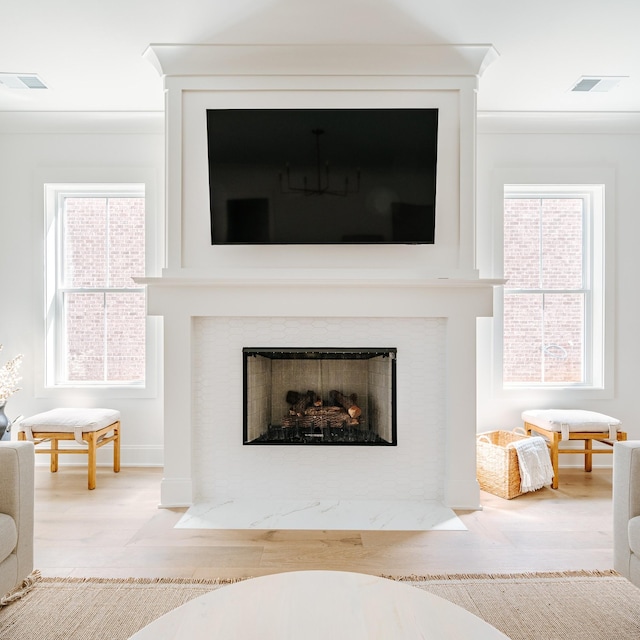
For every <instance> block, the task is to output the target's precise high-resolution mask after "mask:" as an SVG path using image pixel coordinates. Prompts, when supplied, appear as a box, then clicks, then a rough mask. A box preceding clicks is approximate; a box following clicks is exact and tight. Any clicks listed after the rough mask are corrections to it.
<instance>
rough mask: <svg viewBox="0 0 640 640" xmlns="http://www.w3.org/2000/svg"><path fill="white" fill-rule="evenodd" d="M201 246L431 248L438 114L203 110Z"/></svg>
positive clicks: (430, 111)
mask: <svg viewBox="0 0 640 640" xmlns="http://www.w3.org/2000/svg"><path fill="white" fill-rule="evenodd" d="M207 147H208V164H209V198H210V215H211V243H212V244H214V245H243V244H258V245H270V244H433V243H434V238H435V226H436V225H435V221H436V210H435V202H436V169H437V150H438V110H437V109H430V108H424V109H422V108H417V109H414V108H413V109H208V110H207Z"/></svg>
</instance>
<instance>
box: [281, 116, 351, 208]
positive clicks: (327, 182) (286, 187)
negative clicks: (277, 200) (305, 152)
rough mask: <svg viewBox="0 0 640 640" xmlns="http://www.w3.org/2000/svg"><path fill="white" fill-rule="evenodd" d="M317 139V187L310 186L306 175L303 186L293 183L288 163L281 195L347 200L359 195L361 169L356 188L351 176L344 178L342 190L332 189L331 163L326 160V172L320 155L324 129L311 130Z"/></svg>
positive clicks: (282, 179)
mask: <svg viewBox="0 0 640 640" xmlns="http://www.w3.org/2000/svg"><path fill="white" fill-rule="evenodd" d="M311 133H312V134H313V135H314V136H315V139H316V144H315V146H316V184H315V187H312V186H309V184H308V181H307V176H306V174H305V175H304V176H303V178H302V186H301V187H296V186H294V185H293V184H292V183H291V166H290V165H289V163H288V162H287V164H286V167H285V173H286V182H285V179H284V175H283V174H282V173H280V192H281V193H301V194H302V195H304V196H324V195H327V196H340V197H342V198H345V197H346V196H348V195H349V194H352V193H358V192H359V191H360V169H359V168H358V169H357V170H356V184H355V187H351V186H350V185H349V176H348V175H346V176H345V178H344V186H343V187H342V188H341V189H332V188H330V186H331V169H330V165H329V161H328V160H325V163H324V170H323V167H322V156H321V153H320V137H321V136H322V135H323V134H324V133H325V130H324V129H320V128H318V127H316V128H314V129H312V130H311Z"/></svg>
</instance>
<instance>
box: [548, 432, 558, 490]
mask: <svg viewBox="0 0 640 640" xmlns="http://www.w3.org/2000/svg"><path fill="white" fill-rule="evenodd" d="M549 444H550V445H551V446H550V450H549V452H550V454H551V466H552V467H553V480H552V482H551V488H552V489H557V488H558V467H559V464H558V447H559V446H560V434H559V433H554V434H553V439H552V440H551V442H550V443H549Z"/></svg>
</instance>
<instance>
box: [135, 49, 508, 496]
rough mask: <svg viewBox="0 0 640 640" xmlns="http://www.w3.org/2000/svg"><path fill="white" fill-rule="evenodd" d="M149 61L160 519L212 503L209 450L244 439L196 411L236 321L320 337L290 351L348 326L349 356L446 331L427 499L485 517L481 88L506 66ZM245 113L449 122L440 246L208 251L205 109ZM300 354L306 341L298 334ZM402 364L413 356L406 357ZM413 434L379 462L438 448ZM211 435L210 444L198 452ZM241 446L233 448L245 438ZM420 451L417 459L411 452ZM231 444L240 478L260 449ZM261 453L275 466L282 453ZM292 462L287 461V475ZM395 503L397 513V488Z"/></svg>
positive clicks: (332, 54) (323, 54) (224, 57)
mask: <svg viewBox="0 0 640 640" xmlns="http://www.w3.org/2000/svg"><path fill="white" fill-rule="evenodd" d="M145 55H146V57H147V58H148V59H149V60H150V61H151V62H152V63H153V64H154V65H155V67H156V68H157V69H158V71H159V72H160V73H161V74H162V75H163V77H164V83H165V90H166V139H167V176H166V182H167V200H166V201H167V210H166V238H167V251H166V268H165V269H164V270H163V275H162V277H160V278H147V279H142V280H141V282H144V283H145V284H146V285H147V287H148V313H149V314H150V315H160V316H163V317H164V335H165V340H164V342H165V347H164V389H165V391H164V393H165V475H164V478H163V482H162V499H161V502H162V505H163V506H166V507H170V506H179V505H180V506H181V505H188V504H191V503H192V502H193V500H194V498H195V499H202V498H203V497H204V498H215V497H216V496H211V495H205V496H203V495H202V493H203V492H205V493H206V492H211V491H214V492H216V491H217V489H216V488H215V486H214V488H213V489H212V488H211V487H212V486H213V485H212V483H211V482H210V481H209V480H208V479H207V477H205V476H208V474H209V470H208V468H207V465H208V464H209V462H208V458H206V456H207V455H209V454H208V453H207V451H208V447H214V449H215V444H212V443H211V442H209V441H208V440H207V438H208V437H209V436H210V432H211V431H213V432H215V431H216V430H219V429H221V428H223V426H222V425H221V424H220V423H221V422H224V423H225V424H224V428H225V429H226V428H234V426H233V425H229V424H227V423H228V422H230V421H231V422H233V421H234V419H235V418H234V417H233V416H234V415H235V414H234V413H233V411H231V412H229V411H227V413H224V416H223V415H222V414H220V415H219V416H217V415H212V416H211V417H210V418H207V420H209V422H207V423H206V425H204V427H203V424H202V421H203V418H202V409H201V406H200V405H201V404H202V403H201V400H200V399H199V398H201V395H202V389H201V387H202V386H203V385H204V386H205V387H207V386H208V385H209V384H210V382H208V381H206V380H205V381H204V382H203V381H202V380H201V379H200V378H199V377H198V379H197V380H196V379H195V378H196V377H197V376H201V373H200V370H199V369H197V367H198V366H199V365H197V362H198V358H199V355H200V353H201V352H202V351H203V349H204V347H203V345H202V344H199V343H198V342H197V340H195V339H194V336H196V335H200V334H203V331H204V332H205V333H206V331H209V332H211V331H212V330H214V332H215V328H216V327H217V326H218V325H216V324H215V321H216V319H221V320H222V321H223V322H222V323H221V324H220V326H221V327H228V326H230V325H229V323H228V322H227V320H229V321H230V322H231V325H233V326H234V327H235V326H236V325H237V326H239V327H241V328H240V329H239V331H242V332H243V335H244V336H246V339H247V340H248V341H251V336H252V327H257V329H256V331H258V330H259V332H262V333H259V335H262V336H265V335H266V336H269V335H271V334H266V333H264V323H265V322H266V323H268V322H270V321H272V320H274V319H282V320H283V322H284V325H283V326H287V323H289V325H290V326H293V325H295V319H296V318H302V319H304V322H305V323H307V324H308V325H309V327H311V330H310V332H309V335H310V338H309V339H310V341H311V342H310V343H308V344H306V345H305V344H296V345H295V346H321V345H319V344H311V343H313V341H314V339H315V340H317V339H318V334H317V333H315V334H314V331H313V327H314V326H315V325H316V324H317V325H323V323H325V322H326V321H328V322H329V323H331V322H334V321H344V323H345V324H344V326H345V327H352V329H351V330H352V332H353V333H352V336H351V337H349V336H345V335H342V334H341V335H340V340H341V341H342V342H341V343H340V345H335V346H345V345H344V341H349V340H351V341H352V342H353V343H354V346H356V345H355V343H356V342H358V340H359V339H360V340H364V339H365V338H362V336H363V335H367V331H369V332H370V334H369V335H371V336H384V337H387V338H388V343H387V344H384V345H382V344H376V345H372V346H386V347H393V346H395V344H394V341H397V342H398V343H403V340H404V338H403V335H402V332H403V331H404V328H403V327H405V326H406V327H409V325H410V328H411V331H416V327H415V326H414V325H413V324H411V321H412V319H417V320H425V321H429V322H431V321H436V323H438V326H441V325H442V323H444V326H445V328H444V329H443V330H442V332H441V333H442V335H443V336H444V337H443V338H442V340H443V341H444V343H445V344H444V353H445V356H444V358H443V360H444V362H443V365H442V366H443V369H442V371H443V372H444V373H443V374H442V376H443V378H444V380H443V384H442V388H443V390H444V391H443V394H444V398H442V403H441V405H440V406H439V407H438V408H437V412H438V415H439V416H440V415H441V418H439V424H438V425H437V429H438V430H439V432H443V433H444V434H445V435H444V438H442V440H443V446H442V450H441V451H439V452H438V454H437V455H438V459H439V460H440V462H439V464H441V467H442V471H443V473H442V476H443V477H442V478H441V483H440V486H439V487H436V488H433V489H429V490H428V491H432V494H431V495H422V497H423V498H425V499H440V500H441V501H443V502H444V503H445V504H446V505H447V506H450V507H456V508H478V507H479V489H478V485H477V482H476V477H475V431H476V415H475V410H476V403H475V394H476V365H475V353H476V320H477V318H478V317H484V316H491V315H492V312H493V311H492V307H493V288H494V286H495V285H497V284H501V282H497V281H492V280H480V279H479V278H478V274H477V271H476V268H475V122H476V107H475V105H476V101H475V97H476V96H475V93H476V90H477V86H478V80H479V76H480V75H481V73H482V72H483V71H484V69H485V67H486V66H487V65H488V64H489V63H490V62H491V61H492V60H493V59H494V58H495V57H496V53H495V50H494V49H493V47H491V46H490V45H462V46H457V45H456V46H449V45H437V46H428V45H427V46H425V45H384V46H375V45H354V46H342V45H337V46H336V45H307V46H304V45H301V46H298V45H295V46H294V45H292V46H287V45H283V46H278V45H271V46H264V47H261V46H254V45H252V46H243V45H238V46H226V45H225V46H218V45H151V46H150V47H149V49H148V51H147V52H146V54H145ZM247 106H252V107H264V108H281V107H285V106H286V107H293V108H363V107H367V106H370V107H374V106H375V107H393V108H401V107H437V108H439V110H440V118H439V125H440V129H439V148H438V183H437V199H436V216H437V218H436V242H435V244H434V245H421V246H406V245H397V246H389V245H384V246H355V247H354V246H351V247H345V246H336V245H331V246H304V247H300V246H297V247H296V246H278V247H274V246H271V247H264V246H226V247H221V246H216V247H213V246H211V244H210V241H209V238H210V234H209V228H208V225H209V216H208V211H209V203H208V182H207V153H206V124H205V122H206V120H205V116H206V109H208V108H236V107H247ZM327 265H329V266H327ZM203 319H204V321H203ZM207 319H209V320H211V321H212V322H213V323H214V324H211V323H209V320H207ZM225 323H226V324H225ZM394 323H395V325H397V326H395V327H394ZM403 323H405V324H404V325H403ZM276 324H277V323H276ZM203 326H205V329H203V328H202V327H203ZM341 326H342V325H341ZM196 329H197V330H196ZM225 330H226V329H225ZM342 331H343V330H342V329H341V332H342ZM419 331H420V328H419V327H418V332H419ZM203 335H204V334H203ZM207 335H208V334H207ZM292 335H293V334H292ZM286 338H287V334H286V332H284V333H283V332H282V331H277V332H275V333H273V337H272V338H269V337H267V339H268V340H271V341H272V344H270V345H269V344H260V345H257V344H245V345H244V346H249V347H255V346H261V347H265V346H286V345H285V344H283V343H282V342H283V340H286ZM200 339H201V338H200ZM205 339H206V337H205ZM292 339H293V338H292ZM295 339H296V341H299V339H298V336H297V335H296V338H295ZM371 339H374V338H373V337H372V338H371ZM375 339H376V340H378V338H377V337H376V338H375ZM405 343H406V341H405ZM220 348H221V349H223V350H224V349H225V348H226V347H225V345H224V344H222V345H220ZM234 348H235V346H234ZM402 350H403V351H404V353H407V352H408V351H409V349H408V348H407V345H406V344H404V346H403V347H402ZM402 356H403V358H404V357H405V356H404V354H402ZM230 357H231V356H230V355H229V354H228V353H225V354H222V355H221V361H224V362H232V364H231V365H230V367H231V369H233V371H231V372H230V373H229V375H228V377H227V378H225V374H224V373H222V374H221V377H220V378H219V379H220V380H221V381H222V384H228V385H229V389H228V395H229V396H232V397H234V398H236V397H237V396H238V394H240V395H241V389H240V390H239V389H238V388H237V384H235V382H234V375H235V371H236V369H235V367H236V364H235V360H233V357H231V360H229V358H230ZM399 357H400V356H399ZM401 362H402V361H401V360H399V370H400V366H401ZM415 366H416V363H412V364H411V367H415ZM196 369H197V370H198V373H197V376H196V373H195V372H196ZM217 374H218V372H216V375H217ZM405 375H406V374H405ZM194 385H196V386H197V389H196V388H194ZM234 401H235V400H234ZM229 416H231V418H229ZM415 422H416V421H415V418H412V425H411V429H409V428H408V425H405V429H406V433H410V432H411V434H412V435H411V436H410V437H409V438H408V439H407V438H406V437H405V439H404V444H403V440H402V439H403V425H402V423H401V421H400V422H399V424H398V438H399V446H398V447H397V448H396V447H389V448H383V449H384V451H385V452H389V451H391V450H394V449H397V451H395V452H393V451H392V452H391V453H390V454H389V453H388V454H387V456H388V457H387V458H384V460H385V461H386V462H385V463H389V462H391V463H392V461H393V460H394V459H396V458H394V456H396V457H397V459H398V460H401V459H402V460H403V458H401V457H398V456H400V455H406V453H407V449H411V448H414V449H416V450H418V449H420V447H422V448H424V447H427V446H428V438H429V437H430V436H429V434H428V433H427V432H426V431H425V433H424V435H423V436H421V431H420V429H419V428H418V426H419V425H416V424H415ZM205 427H206V428H207V429H209V431H207V434H206V437H205V438H204V440H203V437H202V431H203V428H205ZM237 433H238V442H239V440H240V439H241V433H242V425H241V424H238V425H237ZM420 437H422V442H420V446H419V447H418V446H415V445H416V444H417V440H415V439H416V438H420ZM214 439H215V438H214ZM412 439H413V440H412ZM234 443H235V441H233V442H230V443H228V446H229V447H231V448H232V449H233V456H234V460H233V465H234V467H233V469H232V468H229V477H231V478H233V476H234V473H235V472H236V471H237V468H238V464H240V465H242V464H244V462H243V461H244V460H245V459H247V460H248V459H249V458H251V457H252V456H255V455H257V454H256V449H265V447H258V448H255V447H254V448H251V447H245V448H244V449H242V448H241V447H240V448H236V447H235V444H234ZM402 447H404V449H402ZM247 449H253V452H252V453H248V452H247ZM266 449H270V450H272V452H273V451H275V449H277V447H275V448H274V447H267V448H266ZM293 449H295V447H294V448H293ZM214 453H215V451H214ZM269 455H271V454H269ZM283 455H285V454H283ZM303 455H304V456H306V457H307V458H308V459H309V460H310V462H311V467H310V473H311V474H313V473H315V472H316V471H318V470H314V469H313V454H308V453H305V454H303ZM339 455H344V454H336V456H335V458H334V459H333V460H331V461H330V462H335V459H337V457H339ZM375 455H376V456H378V455H382V454H380V453H376V454H375ZM293 456H294V452H293V450H292V448H289V450H288V451H287V453H286V458H287V460H286V461H285V465H284V466H285V467H286V463H288V462H290V461H291V460H290V459H291V458H293ZM359 456H360V454H358V457H359ZM214 460H215V464H216V465H220V464H223V465H224V464H225V463H224V459H223V458H220V457H218V458H216V457H215V455H214V456H213V457H212V458H211V464H214ZM324 463H326V459H324ZM411 464H412V465H413V467H414V471H413V472H412V473H413V476H411V478H410V482H411V483H413V484H415V483H416V482H417V483H419V480H420V478H419V474H420V460H419V459H416V458H414V459H413V460H412V462H411ZM362 468H363V469H364V468H365V467H362ZM219 471H220V470H219V469H216V472H217V473H219ZM318 472H319V471H318ZM216 477H217V478H218V477H219V476H216ZM256 482H259V479H256ZM372 482H373V481H372ZM224 484H225V487H224V491H223V490H222V489H221V492H222V491H223V492H224V494H225V495H233V490H234V489H233V486H229V485H228V483H227V482H226V481H225V483H224ZM373 484H375V482H373ZM245 486H246V485H244V484H243V488H244V487H245ZM243 490H244V489H243ZM426 491H427V489H425V490H424V491H423V494H424V493H425V492H426ZM396 493H397V498H398V499H401V497H402V495H401V494H402V491H401V486H400V485H399V486H398V488H397V490H396ZM309 497H314V496H309ZM315 497H322V496H315ZM372 497H374V496H372Z"/></svg>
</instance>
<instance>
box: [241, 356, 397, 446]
mask: <svg viewBox="0 0 640 640" xmlns="http://www.w3.org/2000/svg"><path fill="white" fill-rule="evenodd" d="M242 352H243V358H244V416H243V417H244V420H243V424H244V428H243V442H244V444H298V445H305V444H307V445H386V446H389V445H396V444H397V439H396V349H395V348H381V349H377V348H365V349H327V348H323V349H308V348H301V349H297V348H281V349H278V348H245V349H243V350H242Z"/></svg>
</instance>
